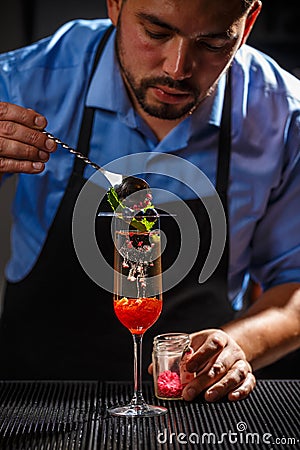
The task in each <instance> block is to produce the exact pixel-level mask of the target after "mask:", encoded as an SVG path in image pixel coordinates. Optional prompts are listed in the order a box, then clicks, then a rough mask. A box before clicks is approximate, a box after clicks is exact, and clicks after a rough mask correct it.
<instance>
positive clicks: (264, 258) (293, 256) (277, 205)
mask: <svg viewBox="0 0 300 450" xmlns="http://www.w3.org/2000/svg"><path fill="white" fill-rule="evenodd" d="M284 154H285V160H284V165H283V169H282V176H281V180H280V184H279V185H278V186H277V187H276V189H274V190H273V192H272V193H271V196H270V200H269V203H268V205H267V208H266V211H265V214H264V215H263V217H262V219H261V220H260V221H259V222H258V224H257V226H256V230H255V233H254V236H253V239H252V258H251V261H252V263H251V270H250V274H251V276H252V277H253V279H254V280H256V281H258V282H259V283H260V284H261V285H262V286H263V288H264V290H266V289H268V288H270V287H272V286H276V285H278V284H282V283H288V282H300V111H296V112H294V113H293V115H292V117H291V120H290V123H289V127H288V129H287V133H286V144H285V153H284Z"/></svg>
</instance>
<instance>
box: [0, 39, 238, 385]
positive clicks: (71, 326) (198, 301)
mask: <svg viewBox="0 0 300 450" xmlns="http://www.w3.org/2000/svg"><path fill="white" fill-rule="evenodd" d="M106 38H107V36H106ZM106 38H104V39H103V40H102V42H101V43H100V46H99V49H98V52H97V57H96V58H95V62H94V68H95V67H96V66H97V64H98V60H99V58H100V55H101V51H102V48H103V46H104V44H105V41H106ZM230 102H231V92H230V81H229V82H228V80H227V87H226V93H225V100H224V106H223V114H222V122H221V130H220V137H219V151H218V162H217V182H216V189H217V192H218V194H219V196H220V198H221V201H222V203H223V206H224V209H225V212H226V215H227V186H228V178H229V162H230V147H231V146H230V143H231V123H230V122H231V118H230V116H231V105H230ZM93 114H94V110H93V109H91V108H85V111H84V116H83V120H82V126H81V130H80V135H79V140H78V146H77V148H78V150H79V151H81V152H82V153H84V154H86V155H88V151H89V141H90V136H91V132H92V125H93ZM83 170H84V163H83V162H82V161H81V160H79V159H76V160H75V162H74V168H73V172H72V175H71V177H70V180H69V183H68V187H67V189H66V192H65V195H64V197H63V200H62V202H61V204H60V206H59V209H58V212H57V214H56V217H55V220H54V222H53V224H52V226H51V228H50V230H49V233H48V237H47V240H46V242H45V245H44V247H43V250H42V252H41V255H40V257H39V258H38V261H37V262H36V264H35V266H34V268H33V270H32V271H31V273H30V274H29V275H28V276H27V277H26V278H25V279H24V280H22V281H20V282H17V283H10V282H8V283H7V288H6V295H5V302H4V309H3V315H2V319H1V326H0V355H1V356H0V358H1V363H0V378H1V379H78V380H80V379H85V380H87V379H100V380H105V379H106V380H131V379H132V378H133V348H132V338H131V335H130V333H129V332H128V330H127V329H125V328H124V327H123V326H122V325H121V323H120V322H119V321H118V320H117V318H116V317H115V315H114V311H113V302H112V294H111V293H109V292H107V291H105V290H103V289H102V288H100V287H99V286H98V285H97V284H96V283H94V282H93V281H92V280H91V279H90V278H89V277H88V276H87V275H86V273H85V272H84V270H83V269H82V267H81V265H80V263H79V262H78V259H77V256H76V254H75V251H74V245H73V241H72V229H71V224H72V214H73V209H74V205H75V202H76V199H77V197H78V194H79V192H80V190H81V189H82V187H83V185H84V183H85V182H86V180H85V179H84V178H83ZM97 189H99V187H98V186H97ZM187 204H188V206H189V207H190V208H191V210H192V211H193V213H194V215H195V218H196V220H197V223H198V226H199V229H200V231H201V248H200V252H199V255H198V258H197V260H196V262H195V264H194V267H193V268H192V270H191V271H190V273H189V274H188V275H187V276H186V277H185V278H184V279H183V280H182V281H181V282H180V283H179V284H178V285H177V286H175V287H174V288H172V289H170V290H169V291H167V292H165V293H164V295H163V299H164V302H163V311H162V314H161V317H160V318H159V319H158V321H157V323H156V324H154V325H153V327H151V328H150V329H149V330H148V331H147V332H146V334H145V337H144V345H143V347H144V351H143V354H144V375H146V373H147V367H148V364H149V363H150V359H151V347H152V341H153V336H155V335H156V334H160V333H163V332H171V331H185V332H192V331H198V330H200V329H204V328H210V327H219V326H221V325H222V324H224V323H226V322H227V321H229V320H231V319H232V318H233V317H234V312H233V310H232V308H231V306H230V303H229V301H228V298H227V273H228V255H229V240H228V237H229V232H228V231H227V241H226V245H225V250H224V252H223V255H222V258H221V260H220V262H219V264H218V266H217V268H216V270H215V271H214V273H213V274H212V276H211V277H210V278H209V279H208V280H207V281H206V282H205V283H204V284H199V283H198V276H199V273H200V268H201V267H202V265H203V263H204V261H205V259H206V256H207V253H208V249H209V245H210V223H209V218H208V215H207V212H206V209H205V208H204V206H203V204H202V202H201V200H199V199H198V200H191V201H187ZM175 207H176V205H175ZM101 208H105V205H101ZM175 212H176V211H175ZM105 220H107V223H106V224H105V225H104V219H103V218H99V219H97V220H96V225H95V226H96V230H97V229H98V232H99V234H98V243H99V245H100V247H101V251H102V254H104V255H108V258H107V259H108V261H109V262H110V264H112V258H113V245H112V242H111V238H110V223H109V221H110V219H109V218H107V219H105ZM161 227H162V228H163V229H164V227H165V229H164V231H165V233H166V234H167V236H170V239H172V242H174V236H175V234H176V233H178V230H176V224H175V222H174V223H173V224H172V223H171V222H170V221H169V219H167V220H166V222H165V223H163V220H162V221H161ZM174 248H175V247H174V246H173V245H172V246H171V248H169V250H168V251H167V252H164V255H163V268H164V267H168V266H170V264H171V263H172V258H174V254H173V255H172V252H174ZM99 270H101V268H99ZM147 376H148V375H146V377H147Z"/></svg>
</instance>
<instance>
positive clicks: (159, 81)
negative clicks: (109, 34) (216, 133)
mask: <svg viewBox="0 0 300 450" xmlns="http://www.w3.org/2000/svg"><path fill="white" fill-rule="evenodd" d="M120 25H121V24H120V23H119V26H118V28H117V39H116V54H117V58H118V62H119V65H120V68H121V72H122V75H123V77H124V79H125V81H126V83H127V85H128V86H129V87H130V90H131V93H132V94H133V95H134V97H135V98H136V100H137V102H138V103H139V105H140V107H141V108H142V109H143V111H144V112H146V113H147V114H149V115H150V116H152V117H156V118H158V119H164V120H176V119H181V118H182V117H184V116H186V115H187V114H189V113H191V112H192V111H194V110H195V109H196V108H197V106H198V105H199V103H200V101H201V100H200V91H199V90H198V89H196V88H195V87H193V86H191V84H190V82H189V81H188V80H173V79H172V78H170V77H168V76H160V77H147V78H143V79H142V80H141V81H139V82H137V81H136V79H135V77H134V75H133V74H132V73H130V72H129V70H128V69H127V68H126V66H125V64H124V62H123V59H125V58H122V46H121V36H120V35H121V32H120V28H121V27H120ZM156 86H161V87H163V86H167V87H168V88H171V89H176V90H177V91H181V92H182V93H183V94H188V95H190V96H191V101H190V102H188V103H187V104H185V105H183V106H178V105H173V104H169V103H160V104H151V103H150V102H148V101H147V91H148V89H149V88H153V87H156Z"/></svg>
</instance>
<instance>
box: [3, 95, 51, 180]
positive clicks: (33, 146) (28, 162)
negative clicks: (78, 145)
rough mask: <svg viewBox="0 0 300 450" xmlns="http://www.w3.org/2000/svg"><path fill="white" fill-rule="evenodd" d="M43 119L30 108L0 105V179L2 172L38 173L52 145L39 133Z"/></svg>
mask: <svg viewBox="0 0 300 450" xmlns="http://www.w3.org/2000/svg"><path fill="white" fill-rule="evenodd" d="M46 125H47V120H46V119H45V117H43V116H41V115H40V114H38V113H36V112H35V111H33V110H31V109H26V108H23V107H21V106H17V105H13V104H10V103H5V102H0V176H1V174H3V173H14V172H23V173H40V172H42V171H43V170H44V168H45V162H47V161H48V159H49V156H50V153H51V152H53V151H54V150H56V147H57V145H56V143H55V142H54V141H52V140H51V139H48V138H47V136H46V135H45V134H43V133H42V130H43V129H44V128H45V127H46Z"/></svg>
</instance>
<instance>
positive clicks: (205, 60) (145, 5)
mask: <svg viewBox="0 0 300 450" xmlns="http://www.w3.org/2000/svg"><path fill="white" fill-rule="evenodd" d="M108 4H113V5H114V6H115V5H118V7H117V8H114V7H109V6H108V11H109V13H110V17H111V18H112V20H113V22H114V23H115V25H117V55H118V59H119V62H120V66H121V70H122V75H123V78H124V81H125V84H126V86H127V89H128V91H129V94H130V96H131V99H132V101H133V103H134V105H135V106H136V107H137V109H138V110H140V111H141V112H142V113H146V114H149V115H150V116H153V117H157V118H159V119H167V120H175V119H180V118H182V117H184V116H185V115H186V114H188V113H189V112H190V111H192V110H193V109H195V108H196V107H197V106H198V105H199V103H200V102H201V100H203V99H204V98H205V97H206V96H207V95H208V94H209V93H210V92H211V91H212V89H213V88H214V86H215V84H216V82H217V80H218V79H219V77H220V75H221V74H222V73H223V72H224V70H226V68H227V67H228V66H229V64H230V62H231V60H232V58H233V56H234V54H235V52H236V50H237V49H238V47H239V46H240V44H241V42H242V39H243V35H244V30H245V23H246V18H245V16H242V14H241V0H227V1H224V0H185V1H184V0H126V1H124V2H122V0H119V1H118V0H110V1H109V2H108Z"/></svg>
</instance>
